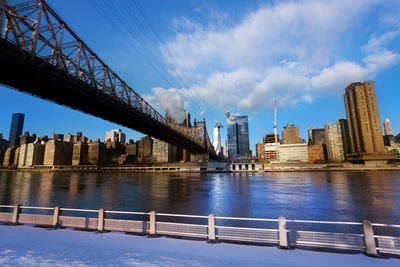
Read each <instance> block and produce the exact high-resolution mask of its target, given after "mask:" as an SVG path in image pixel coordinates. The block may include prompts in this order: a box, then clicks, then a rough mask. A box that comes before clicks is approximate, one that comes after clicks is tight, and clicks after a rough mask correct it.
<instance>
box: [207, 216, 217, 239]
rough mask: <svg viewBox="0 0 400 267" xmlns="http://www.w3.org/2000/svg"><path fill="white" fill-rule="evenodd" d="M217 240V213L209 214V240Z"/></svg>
mask: <svg viewBox="0 0 400 267" xmlns="http://www.w3.org/2000/svg"><path fill="white" fill-rule="evenodd" d="M216 240H217V238H216V234H215V215H214V214H210V215H208V239H207V242H211V243H215V242H216Z"/></svg>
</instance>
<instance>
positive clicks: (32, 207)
mask: <svg viewBox="0 0 400 267" xmlns="http://www.w3.org/2000/svg"><path fill="white" fill-rule="evenodd" d="M20 208H21V209H32V210H53V209H54V208H49V207H34V206H20Z"/></svg>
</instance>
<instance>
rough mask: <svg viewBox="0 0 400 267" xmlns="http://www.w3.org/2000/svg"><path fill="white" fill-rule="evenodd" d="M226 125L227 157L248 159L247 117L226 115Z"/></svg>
mask: <svg viewBox="0 0 400 267" xmlns="http://www.w3.org/2000/svg"><path fill="white" fill-rule="evenodd" d="M226 121H227V125H228V157H229V158H237V157H250V156H251V154H250V144H249V123H248V121H249V120H248V117H247V115H244V116H239V115H233V114H231V113H229V112H227V113H226Z"/></svg>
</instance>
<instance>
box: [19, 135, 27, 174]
mask: <svg viewBox="0 0 400 267" xmlns="http://www.w3.org/2000/svg"><path fill="white" fill-rule="evenodd" d="M21 139H22V137H21ZM21 143H22V140H21ZM27 152H28V144H26V143H23V144H22V145H21V146H20V149H19V159H18V168H21V167H25V166H26V154H27Z"/></svg>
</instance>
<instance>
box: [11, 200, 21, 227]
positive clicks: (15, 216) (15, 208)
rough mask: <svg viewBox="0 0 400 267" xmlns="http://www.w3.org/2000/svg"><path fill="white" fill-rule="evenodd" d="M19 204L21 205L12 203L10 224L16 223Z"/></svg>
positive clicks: (19, 209)
mask: <svg viewBox="0 0 400 267" xmlns="http://www.w3.org/2000/svg"><path fill="white" fill-rule="evenodd" d="M20 206H21V205H18V204H16V205H14V211H13V215H12V219H11V223H12V224H18V218H19V212H20V211H21V208H20Z"/></svg>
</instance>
